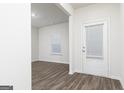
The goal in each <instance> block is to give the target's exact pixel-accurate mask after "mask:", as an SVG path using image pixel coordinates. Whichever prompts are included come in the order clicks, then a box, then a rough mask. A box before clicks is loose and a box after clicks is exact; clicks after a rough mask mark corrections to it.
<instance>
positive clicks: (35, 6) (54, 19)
mask: <svg viewBox="0 0 124 93" xmlns="http://www.w3.org/2000/svg"><path fill="white" fill-rule="evenodd" d="M31 12H32V18H31V19H32V20H31V21H32V22H31V25H32V26H34V27H38V28H39V27H43V26H48V25H52V24H57V23H63V22H67V21H68V19H69V18H68V16H67V15H66V14H65V13H64V12H63V11H62V10H60V9H59V8H58V7H57V6H56V5H55V4H52V3H32V4H31Z"/></svg>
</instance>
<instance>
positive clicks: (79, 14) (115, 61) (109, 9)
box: [73, 4, 121, 78]
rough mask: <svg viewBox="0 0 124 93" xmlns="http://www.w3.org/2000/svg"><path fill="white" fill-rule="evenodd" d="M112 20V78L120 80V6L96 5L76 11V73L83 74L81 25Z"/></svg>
mask: <svg viewBox="0 0 124 93" xmlns="http://www.w3.org/2000/svg"><path fill="white" fill-rule="evenodd" d="M103 18H105V19H106V18H110V41H109V42H110V50H109V52H110V59H109V60H110V76H112V77H114V78H120V74H121V73H120V72H121V65H120V64H121V48H120V46H121V37H120V35H121V32H120V7H119V4H94V5H91V6H88V7H84V8H79V9H76V10H75V11H74V23H73V25H74V26H73V29H74V31H73V38H74V40H73V46H74V49H73V50H74V51H73V54H74V55H73V56H74V61H73V62H74V63H73V65H74V69H75V70H74V71H76V72H81V71H82V65H81V62H82V61H81V60H82V56H81V53H82V51H81V31H82V30H81V25H82V24H83V23H85V22H86V21H89V20H97V19H103Z"/></svg>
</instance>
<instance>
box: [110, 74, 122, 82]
mask: <svg viewBox="0 0 124 93" xmlns="http://www.w3.org/2000/svg"><path fill="white" fill-rule="evenodd" d="M109 78H112V79H117V80H120V81H121V77H120V76H113V75H111V76H109Z"/></svg>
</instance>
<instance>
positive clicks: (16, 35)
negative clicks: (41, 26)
mask: <svg viewBox="0 0 124 93" xmlns="http://www.w3.org/2000/svg"><path fill="white" fill-rule="evenodd" d="M0 11H1V13H0V25H1V26H0V85H13V87H14V89H19V90H21V89H23V90H24V89H31V26H30V23H31V20H30V4H28V3H27V4H24V3H23V4H12V3H10V4H0Z"/></svg>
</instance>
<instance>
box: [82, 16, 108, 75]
mask: <svg viewBox="0 0 124 93" xmlns="http://www.w3.org/2000/svg"><path fill="white" fill-rule="evenodd" d="M96 24H104V26H105V28H106V29H104V30H105V32H104V34H103V38H104V39H105V40H103V43H104V44H103V47H104V49H103V50H106V51H103V52H104V55H103V56H105V54H106V56H105V61H106V63H107V73H106V76H107V77H109V76H110V59H109V58H110V54H109V51H110V43H109V41H110V18H104V19H96V20H90V21H86V22H84V23H83V24H82V25H81V51H82V50H83V46H84V45H86V41H85V40H84V37H85V36H86V34H85V26H88V25H96ZM105 37H106V38H105ZM85 38H86V37H85ZM83 55H84V54H83V51H82V52H81V58H82V59H81V61H82V62H81V65H82V66H81V67H82V73H85V72H84V61H83V57H84V56H83ZM85 57H86V55H85Z"/></svg>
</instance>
